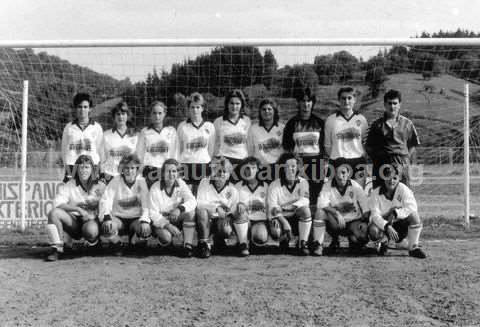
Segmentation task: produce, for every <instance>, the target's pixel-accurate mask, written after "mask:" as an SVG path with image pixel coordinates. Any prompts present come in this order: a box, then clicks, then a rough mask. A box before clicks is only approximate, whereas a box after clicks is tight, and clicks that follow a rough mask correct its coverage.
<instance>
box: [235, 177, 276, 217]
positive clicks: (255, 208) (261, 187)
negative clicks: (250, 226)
mask: <svg viewBox="0 0 480 327" xmlns="http://www.w3.org/2000/svg"><path fill="white" fill-rule="evenodd" d="M235 187H236V188H237V190H238V202H239V203H243V204H244V205H245V206H246V207H247V210H248V218H249V219H250V220H251V221H263V220H267V190H268V185H267V184H266V183H263V182H259V183H258V184H257V186H256V187H255V188H254V189H250V187H249V186H248V184H246V183H245V182H243V181H241V182H238V183H237V184H236V185H235Z"/></svg>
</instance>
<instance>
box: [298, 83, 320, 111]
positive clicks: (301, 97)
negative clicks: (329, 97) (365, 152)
mask: <svg viewBox="0 0 480 327" xmlns="http://www.w3.org/2000/svg"><path fill="white" fill-rule="evenodd" d="M295 100H297V102H302V101H311V102H312V110H313V108H314V107H315V103H317V96H316V95H315V94H314V93H313V92H312V89H311V88H310V87H306V88H302V89H301V90H299V91H298V92H296V95H295Z"/></svg>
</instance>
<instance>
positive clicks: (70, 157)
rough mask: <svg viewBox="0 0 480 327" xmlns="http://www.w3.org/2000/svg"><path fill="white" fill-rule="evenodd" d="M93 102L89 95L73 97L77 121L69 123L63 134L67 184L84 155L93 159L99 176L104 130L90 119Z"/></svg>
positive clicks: (79, 94) (78, 94)
mask: <svg viewBox="0 0 480 327" xmlns="http://www.w3.org/2000/svg"><path fill="white" fill-rule="evenodd" d="M92 107H93V101H92V99H91V98H90V95H89V94H86V93H77V94H76V95H75V96H74V97H73V108H74V110H75V119H74V120H73V121H72V122H70V123H68V124H67V125H66V126H65V128H64V130H63V134H62V160H63V164H64V166H65V177H64V179H63V182H64V183H66V182H68V181H69V180H70V179H72V177H73V175H74V174H75V172H74V171H73V168H74V163H75V160H77V158H78V157H79V156H80V155H82V154H85V155H88V156H90V157H91V158H92V160H93V163H94V165H95V169H94V172H93V173H94V174H96V175H98V173H99V169H98V165H99V163H100V152H101V144H102V138H103V130H102V127H101V126H100V124H99V123H97V122H95V121H93V120H92V119H91V118H90V111H91V110H92Z"/></svg>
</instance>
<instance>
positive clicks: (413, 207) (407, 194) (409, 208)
mask: <svg viewBox="0 0 480 327" xmlns="http://www.w3.org/2000/svg"><path fill="white" fill-rule="evenodd" d="M399 186H400V185H399ZM402 186H403V187H402V195H401V196H402V201H401V202H402V207H401V208H397V209H395V213H396V214H397V218H398V219H405V218H407V217H408V216H409V215H410V214H411V213H413V212H417V210H418V208H417V201H416V200H415V197H414V196H413V192H412V190H410V189H409V188H408V187H407V186H404V185H402Z"/></svg>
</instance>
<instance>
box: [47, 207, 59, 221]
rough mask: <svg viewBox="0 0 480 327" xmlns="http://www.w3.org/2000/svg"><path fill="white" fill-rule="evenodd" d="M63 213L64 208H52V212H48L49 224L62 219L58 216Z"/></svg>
mask: <svg viewBox="0 0 480 327" xmlns="http://www.w3.org/2000/svg"><path fill="white" fill-rule="evenodd" d="M61 213H62V209H59V208H53V209H52V210H50V212H49V213H48V223H49V224H54V223H56V222H58V221H60V219H59V218H58V216H59V215H60V214H61Z"/></svg>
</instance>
